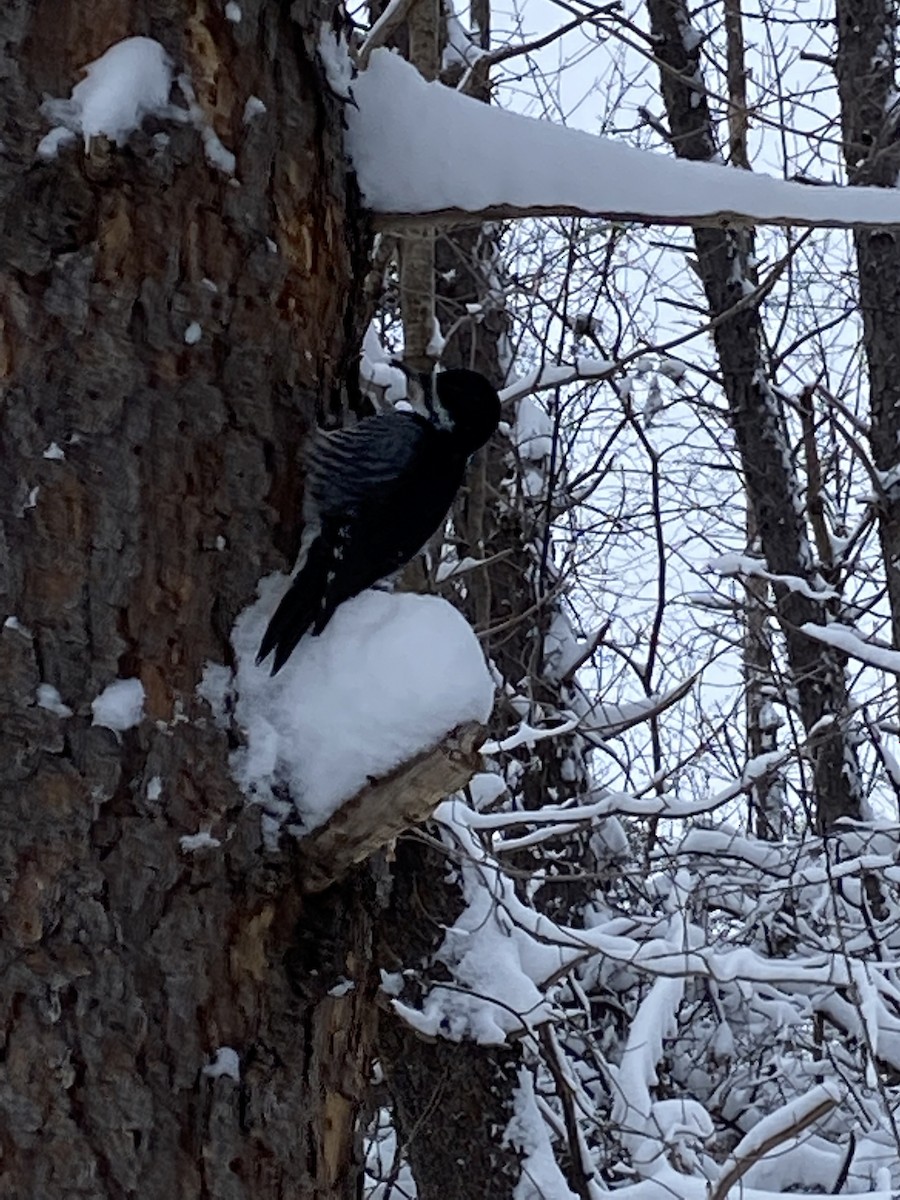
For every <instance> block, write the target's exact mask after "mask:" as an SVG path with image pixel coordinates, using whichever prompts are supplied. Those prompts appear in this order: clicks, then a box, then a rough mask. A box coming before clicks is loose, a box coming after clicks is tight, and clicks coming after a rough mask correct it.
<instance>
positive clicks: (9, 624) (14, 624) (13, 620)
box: [3, 617, 34, 638]
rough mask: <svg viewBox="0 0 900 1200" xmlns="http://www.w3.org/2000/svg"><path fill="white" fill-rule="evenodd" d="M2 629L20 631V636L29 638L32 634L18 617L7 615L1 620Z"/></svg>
mask: <svg viewBox="0 0 900 1200" xmlns="http://www.w3.org/2000/svg"><path fill="white" fill-rule="evenodd" d="M3 628H4V629H12V630H13V631H14V632H15V633H21V635H22V637H26V638H31V637H33V636H34V635H33V634H32V632H31V630H30V629H29V628H28V627H27V626H26V625H23V624H22V622H21V621H20V620H19V618H18V617H7V618H6V620H5V621H4V622H3Z"/></svg>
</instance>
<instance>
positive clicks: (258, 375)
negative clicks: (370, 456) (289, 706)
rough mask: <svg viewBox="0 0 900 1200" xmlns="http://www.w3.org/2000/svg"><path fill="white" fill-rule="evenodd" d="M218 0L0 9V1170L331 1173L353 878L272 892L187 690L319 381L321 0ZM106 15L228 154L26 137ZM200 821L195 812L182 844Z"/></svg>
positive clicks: (347, 1115) (332, 188) (228, 615)
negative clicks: (104, 705) (194, 105)
mask: <svg viewBox="0 0 900 1200" xmlns="http://www.w3.org/2000/svg"><path fill="white" fill-rule="evenodd" d="M241 8H242V20H241V21H240V23H232V22H229V21H226V20H225V19H224V18H223V15H222V12H221V10H220V7H219V6H215V7H213V6H209V8H208V9H207V7H206V6H205V5H201V6H200V7H198V6H197V5H195V4H188V3H185V2H184V0H157V2H155V3H153V4H147V5H140V6H136V5H134V4H132V3H130V2H126V0H96V2H95V3H93V4H91V5H89V6H84V5H57V4H50V3H45V2H43V0H20V2H18V3H15V4H11V5H7V6H5V7H4V9H3V12H2V14H0V54H2V55H3V62H2V67H0V70H2V76H3V79H4V85H3V90H4V104H3V121H4V125H3V128H2V129H0V136H2V140H3V143H4V153H3V154H2V155H0V201H2V213H3V226H2V232H0V237H2V241H0V378H2V386H3V395H2V405H0V461H2V468H3V469H2V471H0V520H2V525H0V592H2V593H3V605H4V615H6V614H8V615H9V616H10V617H11V618H13V620H7V622H6V625H5V627H3V629H2V631H0V677H2V683H0V712H2V717H0V721H2V724H0V821H2V836H0V896H2V909H0V911H2V918H0V922H2V924H0V931H2V932H0V953H2V958H3V966H2V970H0V1114H2V1115H0V1175H2V1186H0V1191H2V1193H3V1195H4V1196H10V1197H17V1198H20V1200H27V1198H30V1197H40V1198H41V1200H55V1198H56V1197H66V1198H67V1200H71V1198H72V1197H76V1196H83V1197H92V1198H93V1197H107V1196H108V1197H126V1196H134V1197H138V1196H139V1197H140V1198H141V1200H157V1198H158V1200H171V1198H172V1197H175V1196H184V1197H189V1196H204V1197H210V1198H215V1200H217V1198H219V1197H222V1198H224V1197H228V1198H229V1200H231V1198H236V1200H237V1198H243V1197H246V1198H247V1200H249V1198H250V1197H253V1200H264V1198H265V1197H268V1196H273V1197H274V1196H284V1195H291V1196H296V1197H303V1198H306V1197H321V1198H322V1200H325V1198H326V1197H327V1198H328V1200H333V1198H337V1197H351V1196H355V1195H356V1194H357V1184H358V1178H359V1155H358V1152H357V1148H356V1146H355V1138H356V1122H355V1117H356V1111H357V1106H358V1099H359V1095H360V1092H361V1089H362V1088H363V1086H364V1083H365V1079H366V1076H367V1065H368V1042H369V1037H370V1032H371V1028H370V1027H371V1024H372V1013H373V1011H374V1009H373V1004H372V998H373V994H374V989H375V986H376V984H377V981H376V980H375V979H374V978H373V972H372V969H371V964H370V962H369V958H370V950H369V939H370V926H371V919H372V912H373V910H374V907H375V903H374V899H373V895H372V891H371V889H370V887H369V884H368V882H367V876H366V874H365V873H364V872H360V873H358V874H357V875H356V876H354V877H353V878H352V879H351V880H349V881H347V882H345V883H344V884H343V885H341V886H339V887H334V888H332V889H331V890H330V891H329V892H327V893H326V894H325V895H324V896H323V897H313V898H309V897H307V898H304V899H303V900H302V901H301V899H300V891H299V888H298V885H297V877H296V871H297V867H296V857H295V855H294V854H293V853H292V852H291V849H290V847H284V848H283V849H282V851H281V852H280V853H274V852H269V851H267V850H266V849H265V848H264V847H263V845H262V841H261V836H260V821H259V813H258V812H257V811H256V810H254V809H253V808H251V807H249V806H247V805H246V804H245V802H244V800H243V798H242V797H241V795H240V794H239V793H238V791H237V789H236V787H235V785H234V784H233V782H232V780H231V778H230V774H229V770H228V755H229V750H230V749H232V748H233V747H232V746H231V745H229V743H228V741H227V738H226V734H225V733H224V732H222V731H221V730H220V729H218V728H217V727H216V725H215V723H214V722H213V721H212V719H211V716H210V711H209V708H208V707H207V705H206V704H205V703H204V702H202V701H200V700H199V699H198V698H197V696H196V692H195V689H196V686H197V683H198V681H199V680H200V677H201V673H202V671H203V668H204V664H205V662H206V661H207V660H211V661H213V662H224V663H229V661H230V653H231V652H230V647H229V642H228V634H229V630H230V628H231V626H232V623H233V621H234V618H235V617H236V615H237V614H238V612H239V611H240V610H241V609H242V608H243V607H244V606H245V605H246V604H247V603H248V602H249V601H250V600H251V599H252V597H253V593H254V588H255V585H256V582H257V580H258V578H259V577H260V576H261V575H262V574H264V573H265V572H267V571H269V570H271V569H273V568H275V567H280V568H284V567H285V566H286V565H287V564H288V560H289V558H290V556H291V555H292V554H293V552H294V550H295V549H296V533H297V526H298V514H299V496H300V491H301V484H302V476H301V472H300V471H299V470H298V450H299V447H300V445H301V442H302V439H303V437H304V435H305V434H306V433H307V432H308V430H309V428H310V426H311V425H312V424H313V422H314V420H315V416H316V413H317V411H324V410H332V411H335V410H336V409H337V407H338V405H339V404H340V403H341V402H342V398H341V392H342V385H343V381H344V379H345V378H347V377H348V375H349V374H350V372H351V369H352V366H353V363H354V356H355V351H356V349H357V346H358V332H359V331H358V329H357V328H356V323H357V320H358V315H359V313H360V311H361V297H360V296H359V291H358V288H357V281H361V280H362V278H363V274H364V272H363V264H364V261H365V255H364V250H365V247H364V245H363V236H362V225H361V220H360V214H359V212H358V210H357V207H356V202H355V197H354V195H353V193H352V191H350V190H348V186H347V180H346V176H345V172H344V167H343V158H342V147H341V128H342V124H341V112H340V101H339V100H338V99H337V98H335V97H334V96H333V95H332V94H331V93H330V92H329V90H328V88H327V87H326V86H325V84H324V81H323V79H322V77H321V73H320V69H319V67H318V64H317V59H316V56H315V41H316V37H317V36H318V30H319V27H320V25H319V23H320V22H321V21H322V20H326V21H327V20H328V19H330V18H331V17H332V16H333V15H334V7H333V5H326V6H322V5H312V4H311V3H308V2H307V0H301V2H300V3H299V4H293V5H287V4H272V3H263V2H262V0H242V5H241ZM289 13H290V14H292V16H291V15H289ZM292 17H293V19H292ZM134 34H141V35H145V36H149V37H155V38H157V39H159V40H160V41H161V42H163V43H164V45H165V48H166V50H167V51H168V53H169V54H170V55H171V57H172V59H173V61H174V63H175V67H176V74H177V73H178V72H181V71H184V72H186V73H187V74H188V76H189V77H190V80H191V82H192V85H193V88H194V90H195V92H196V96H197V101H198V103H199V105H200V106H201V108H202V110H203V113H204V115H205V120H206V122H207V123H208V125H207V128H208V129H212V130H214V131H215V134H216V135H217V136H218V137H219V138H220V139H221V142H222V143H223V144H224V145H225V146H226V147H227V148H229V149H231V150H233V151H234V153H235V154H236V160H237V161H236V170H235V173H234V176H233V177H231V176H229V175H228V174H226V173H223V172H222V171H221V170H220V169H219V168H218V167H217V166H216V165H215V164H214V163H211V162H210V161H207V159H206V158H205V157H204V144H205V143H204V140H203V139H202V138H201V133H200V132H199V131H198V129H197V128H195V127H192V126H191V125H189V124H184V123H176V122H173V121H169V120H164V119H163V120H161V119H151V120H148V121H146V122H145V126H144V128H143V130H141V131H138V132H135V133H134V134H133V135H132V136H131V137H130V138H129V139H128V142H127V145H121V146H115V145H113V144H111V143H110V142H108V141H107V140H106V139H105V138H95V139H93V140H92V141H91V142H90V144H89V145H88V146H87V147H86V148H85V147H84V146H83V145H82V143H81V141H80V140H79V141H77V142H76V143H75V144H74V145H72V146H69V147H64V148H63V149H61V150H60V152H59V154H58V157H56V158H52V159H50V160H48V161H43V160H39V159H37V158H36V157H35V148H36V146H37V144H38V142H39V140H40V138H41V137H42V136H43V135H44V134H45V133H46V132H47V128H48V123H47V121H46V120H44V119H43V118H42V117H41V116H40V115H39V108H40V105H41V100H42V97H44V96H45V95H51V96H57V97H65V96H67V95H68V94H69V92H70V90H71V88H72V86H73V84H74V83H75V82H77V80H78V79H79V69H80V68H81V67H82V66H84V65H85V64H87V63H89V62H91V61H92V60H94V59H96V58H98V57H99V56H100V55H101V54H102V53H103V52H104V51H105V50H106V49H107V47H108V46H109V45H110V44H111V43H113V42H114V41H116V40H117V39H120V38H123V37H126V36H130V35H134ZM251 96H255V97H258V98H259V99H260V100H261V101H262V102H263V104H264V105H265V112H264V113H260V112H257V115H256V116H253V117H252V118H250V119H248V120H247V121H246V122H245V119H244V108H245V104H246V102H247V100H248V99H249V98H250V97H251ZM173 99H176V100H177V97H175V96H173ZM194 323H196V326H195V327H194V331H193V333H191V334H189V335H188V337H186V336H185V334H186V331H187V330H188V328H189V327H192V326H194ZM197 328H199V332H200V336H199V339H196V338H195V336H194V335H195V333H196V331H197ZM54 447H55V448H54ZM117 678H136V679H139V680H140V681H141V683H142V685H143V689H144V694H145V705H144V717H143V719H142V720H141V721H140V723H139V724H138V725H137V726H135V727H133V728H128V729H126V730H124V731H123V732H121V733H115V732H113V731H111V730H110V729H107V728H104V727H101V726H99V725H93V724H92V710H91V702H92V700H93V699H94V698H95V697H96V696H97V695H98V693H100V692H101V691H102V690H103V689H104V688H105V687H106V686H107V685H108V684H110V683H111V682H113V681H114V680H116V679H117ZM41 685H50V686H51V687H52V688H55V689H56V690H57V692H58V693H59V697H60V698H61V701H62V703H64V704H65V705H67V706H68V707H69V708H70V709H71V710H72V715H70V716H65V715H61V714H63V713H64V712H65V710H64V709H62V708H61V707H60V704H59V702H58V701H56V699H55V697H54V694H53V693H52V692H49V691H48V690H47V688H46V687H45V688H42V690H41V691H39V690H38V689H39V687H40V686H41ZM42 705H43V706H42ZM48 705H49V707H47V706H48ZM198 830H204V831H206V830H208V831H209V832H210V833H211V835H212V836H213V838H215V839H217V840H218V842H219V843H220V844H218V845H215V844H209V845H208V846H207V847H206V848H202V849H199V850H196V851H195V852H188V851H187V850H186V849H185V848H183V847H182V846H181V843H180V841H179V839H180V838H181V837H182V836H184V835H191V834H195V833H197V832H198ZM346 980H349V981H351V982H352V983H353V984H354V985H355V987H353V988H350V989H347V988H346V987H342V988H340V989H338V990H339V992H340V993H341V994H339V995H338V994H336V995H334V996H330V995H328V992H329V990H330V989H332V988H334V986H335V985H336V984H338V983H342V982H343V981H346ZM223 1049H224V1050H225V1051H226V1053H224V1054H222V1053H220V1051H222V1050H223ZM228 1050H233V1051H234V1052H235V1054H234V1055H231V1054H229V1053H228V1052H227V1051H228ZM205 1068H210V1069H209V1070H205Z"/></svg>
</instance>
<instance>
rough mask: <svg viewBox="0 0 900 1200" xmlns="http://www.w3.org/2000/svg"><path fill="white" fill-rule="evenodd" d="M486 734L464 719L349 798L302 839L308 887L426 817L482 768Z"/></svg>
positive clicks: (339, 874)
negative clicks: (418, 752) (407, 759)
mask: <svg viewBox="0 0 900 1200" xmlns="http://www.w3.org/2000/svg"><path fill="white" fill-rule="evenodd" d="M486 737H487V729H486V727H485V726H484V725H481V724H479V723H478V722H476V721H470V722H467V723H466V724H465V725H460V726H458V727H457V728H456V729H454V730H453V731H452V732H451V733H449V734H448V735H447V736H446V737H445V738H444V740H443V741H442V742H439V743H438V744H437V745H436V746H432V747H431V749H429V750H423V751H422V752H421V753H420V754H417V755H416V757H415V758H413V759H410V761H409V762H406V763H401V764H400V766H399V767H395V768H394V770H393V771H391V772H390V774H389V775H385V776H384V778H382V779H373V780H371V782H369V783H368V784H367V785H366V786H365V787H364V788H363V789H362V790H361V791H359V792H357V793H356V795H355V796H353V797H352V798H351V799H350V800H347V801H345V803H344V804H342V805H341V807H340V808H339V809H338V810H337V812H335V813H333V814H332V816H331V817H329V819H328V820H327V821H326V822H325V824H324V825H321V826H319V828H318V829H314V830H313V831H312V833H310V834H309V836H308V837H305V838H303V840H302V841H301V842H300V843H299V851H300V855H301V858H302V867H301V870H302V875H303V877H302V879H301V887H302V889H303V891H304V892H321V891H324V890H325V888H327V887H329V886H330V885H331V884H332V883H336V882H337V881H338V880H339V879H342V878H343V877H344V876H345V875H346V874H347V872H348V871H349V870H350V869H351V868H352V867H354V866H355V865H356V864H357V863H360V862H362V861H363V860H364V859H366V858H369V857H370V856H371V855H372V854H374V853H375V852H376V850H380V849H381V848H382V847H383V846H386V845H387V844H388V843H389V842H391V841H393V840H394V838H396V837H398V836H399V835H400V834H401V833H403V832H404V830H406V829H409V828H411V827H412V826H413V825H418V824H420V822H422V821H425V820H427V818H428V817H430V816H431V814H432V813H433V812H434V810H435V808H437V806H438V804H440V802H441V801H442V800H443V799H444V798H445V797H446V796H449V795H450V794H451V793H452V792H457V791H459V789H460V788H463V787H465V786H466V784H467V783H468V782H469V780H470V779H471V778H472V776H473V775H475V774H476V772H478V771H480V770H481V769H482V760H481V755H480V754H479V752H478V751H479V747H480V746H481V745H482V744H483V743H484V741H485V739H486Z"/></svg>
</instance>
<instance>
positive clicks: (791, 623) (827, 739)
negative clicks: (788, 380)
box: [647, 0, 861, 831]
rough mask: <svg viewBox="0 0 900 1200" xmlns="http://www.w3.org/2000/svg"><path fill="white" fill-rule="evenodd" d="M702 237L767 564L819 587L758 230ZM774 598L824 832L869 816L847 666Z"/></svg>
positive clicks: (695, 103)
mask: <svg viewBox="0 0 900 1200" xmlns="http://www.w3.org/2000/svg"><path fill="white" fill-rule="evenodd" d="M647 9H648V12H649V14H650V26H651V30H652V33H653V36H654V38H655V40H656V46H655V53H656V55H657V57H658V59H659V61H660V64H661V67H660V80H661V86H662V95H663V100H664V103H665V107H666V114H667V117H668V121H669V131H670V136H671V139H672V148H673V150H674V152H675V154H676V155H678V157H679V158H688V159H694V160H696V161H700V162H707V161H709V160H711V159H712V158H713V156H714V154H715V149H716V147H715V141H714V137H713V127H712V119H711V116H710V110H709V104H708V102H707V98H706V93H705V90H704V86H703V72H702V67H701V61H700V53H701V45H702V42H701V39H697V38H695V37H693V36H692V33H691V27H690V19H689V16H688V10H687V6H686V5H685V4H684V3H683V0H648V2H647ZM694 242H695V245H696V248H697V259H698V264H699V270H700V275H701V278H702V281H703V287H704V291H705V293H706V298H707V303H708V305H709V311H710V315H711V316H713V317H714V318H718V319H719V320H718V323H717V324H716V326H715V329H714V331H713V336H714V339H715V345H716V351H717V354H718V357H719V364H720V366H721V370H722V386H723V388H724V391H725V395H726V398H727V401H728V408H729V414H730V419H731V426H732V429H733V430H734V435H735V440H736V442H737V447H738V451H739V453H740V458H741V466H742V469H743V472H744V480H745V485H746V489H747V499H748V503H749V505H750V507H751V509H752V516H753V524H754V527H755V529H756V531H757V533H758V536H759V541H760V545H761V547H762V551H763V554H764V556H765V559H766V563H767V565H768V568H769V570H770V571H772V572H774V573H775V574H779V575H792V576H798V577H799V578H801V579H804V580H805V581H807V583H809V584H810V585H814V584H815V574H816V568H815V564H814V561H813V556H812V553H811V550H810V546H809V542H808V539H807V532H806V526H805V521H804V517H803V512H802V507H801V492H800V487H799V483H798V481H797V479H796V478H795V475H794V471H793V467H792V465H791V463H790V461H789V459H788V456H787V454H786V440H785V436H784V431H783V428H782V424H781V419H780V415H779V410H778V405H777V400H776V397H775V395H774V392H773V389H772V387H771V385H770V382H769V379H768V372H767V364H766V361H765V356H764V354H763V339H762V327H761V319H760V313H759V309H758V307H757V306H756V305H745V306H744V307H737V308H736V306H738V305H739V302H740V301H742V299H743V286H744V283H745V281H747V280H752V278H753V272H752V268H751V266H750V264H751V261H752V252H753V235H752V233H751V232H749V231H746V230H742V231H740V232H729V231H726V230H716V229H696V230H695V231H694ZM726 314H727V315H726ZM773 592H774V594H775V606H776V612H777V616H778V620H779V623H780V625H781V630H782V633H783V635H784V640H785V647H786V650H787V657H788V662H789V665H790V670H791V675H792V678H793V680H794V683H795V686H796V690H797V696H798V703H799V712H800V717H801V720H802V722H803V726H804V728H805V730H806V731H807V733H809V732H810V731H812V730H814V729H815V730H816V732H815V733H814V735H813V737H812V738H811V742H812V745H811V747H810V748H811V751H812V757H813V770H814V783H815V802H814V814H813V815H814V820H815V824H816V827H817V828H818V829H819V830H820V831H824V830H827V829H829V828H831V826H832V825H833V824H834V822H835V821H836V820H838V819H839V818H840V817H856V818H858V817H860V815H861V809H860V803H861V799H860V790H859V771H858V768H857V764H856V759H855V752H854V750H853V747H852V745H851V743H850V741H849V740H848V738H847V736H846V728H845V721H846V719H847V695H846V686H845V679H844V672H843V665H842V661H841V658H840V655H838V654H837V653H836V652H834V651H832V650H831V649H828V648H826V647H823V646H822V645H821V644H819V643H817V642H815V641H813V640H812V639H811V638H808V637H806V636H805V635H804V634H803V633H801V632H800V627H801V626H802V625H803V624H804V623H805V622H809V621H811V622H814V623H816V624H825V623H826V619H827V612H826V608H825V604H824V602H822V601H818V600H816V599H814V598H811V597H810V596H807V595H801V593H800V592H799V591H797V590H795V589H791V588H787V587H784V586H783V585H777V584H776V585H775V586H774V588H773ZM820 722H821V724H820Z"/></svg>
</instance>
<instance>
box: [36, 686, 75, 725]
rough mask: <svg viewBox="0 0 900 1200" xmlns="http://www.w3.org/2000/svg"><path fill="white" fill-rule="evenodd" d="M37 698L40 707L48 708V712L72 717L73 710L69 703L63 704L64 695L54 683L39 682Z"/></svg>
mask: <svg viewBox="0 0 900 1200" xmlns="http://www.w3.org/2000/svg"><path fill="white" fill-rule="evenodd" d="M35 700H36V702H37V706H38V708H46V710H47V711H48V712H52V713H55V714H56V716H58V717H71V715H72V710H71V708H69V706H68V704H63V699H62V696H60V694H59V692H58V691H57V690H56V688H55V687H53V686H52V684H49V683H39V684H38V687H37V692H36V693H35Z"/></svg>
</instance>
